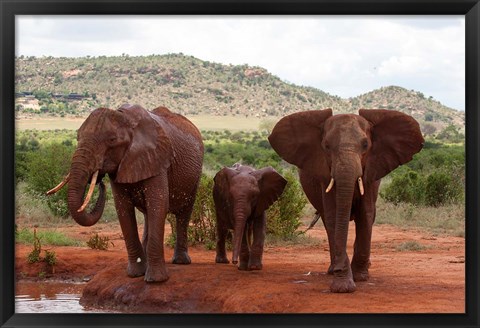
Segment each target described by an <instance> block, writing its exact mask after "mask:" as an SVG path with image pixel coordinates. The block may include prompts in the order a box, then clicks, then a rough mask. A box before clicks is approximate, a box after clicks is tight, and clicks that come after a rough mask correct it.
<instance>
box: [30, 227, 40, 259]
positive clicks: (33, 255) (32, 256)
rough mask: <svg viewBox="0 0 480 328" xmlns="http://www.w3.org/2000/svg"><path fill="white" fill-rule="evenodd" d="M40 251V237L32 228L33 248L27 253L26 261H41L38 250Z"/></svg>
mask: <svg viewBox="0 0 480 328" xmlns="http://www.w3.org/2000/svg"><path fill="white" fill-rule="evenodd" d="M41 251H42V244H41V242H40V238H38V237H37V229H33V250H32V251H31V252H30V254H28V256H27V261H28V263H30V264H32V263H36V262H40V261H41V259H42V258H41V257H40V252H41Z"/></svg>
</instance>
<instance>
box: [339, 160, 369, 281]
mask: <svg viewBox="0 0 480 328" xmlns="http://www.w3.org/2000/svg"><path fill="white" fill-rule="evenodd" d="M362 171H363V170H362V166H361V162H360V159H359V158H355V157H352V156H348V155H347V154H346V155H345V156H343V157H342V161H341V162H340V163H338V165H337V166H336V167H335V172H334V175H335V177H334V178H335V188H336V192H335V199H336V218H335V263H334V268H333V271H334V274H335V276H337V277H346V276H347V275H348V274H349V260H348V256H347V252H346V248H347V238H348V226H349V223H350V218H351V214H352V213H351V211H352V201H353V197H354V194H355V190H356V188H357V187H358V189H359V192H360V195H363V193H364V188H363V182H362V180H361V176H362V174H363V172H362Z"/></svg>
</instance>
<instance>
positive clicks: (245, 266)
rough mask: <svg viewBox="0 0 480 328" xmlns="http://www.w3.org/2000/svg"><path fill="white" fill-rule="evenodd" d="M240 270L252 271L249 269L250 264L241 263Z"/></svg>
mask: <svg viewBox="0 0 480 328" xmlns="http://www.w3.org/2000/svg"><path fill="white" fill-rule="evenodd" d="M238 270H242V271H249V270H250V269H249V268H248V262H247V261H240V264H239V265H238Z"/></svg>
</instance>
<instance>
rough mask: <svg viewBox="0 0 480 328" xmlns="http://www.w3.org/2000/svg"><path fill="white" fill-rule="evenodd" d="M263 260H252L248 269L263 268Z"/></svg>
mask: <svg viewBox="0 0 480 328" xmlns="http://www.w3.org/2000/svg"><path fill="white" fill-rule="evenodd" d="M262 267H263V265H262V261H260V260H257V261H255V260H254V261H252V260H250V261H249V263H248V269H249V270H262Z"/></svg>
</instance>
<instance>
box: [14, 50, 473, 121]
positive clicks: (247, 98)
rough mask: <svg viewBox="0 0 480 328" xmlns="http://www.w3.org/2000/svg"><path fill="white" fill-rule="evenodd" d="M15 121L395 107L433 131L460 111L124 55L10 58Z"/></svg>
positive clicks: (460, 117)
mask: <svg viewBox="0 0 480 328" xmlns="http://www.w3.org/2000/svg"><path fill="white" fill-rule="evenodd" d="M16 92H17V94H16V111H17V117H18V118H22V117H25V116H34V115H38V114H42V113H43V114H44V115H54V116H65V115H67V116H68V115H75V116H86V115H88V113H89V112H90V111H91V110H93V109H95V108H97V107H101V106H104V107H110V108H117V107H118V106H120V105H122V104H124V103H138V104H140V105H142V106H144V107H146V108H149V109H153V108H155V107H157V106H159V105H163V106H167V107H169V108H171V109H172V110H174V111H176V112H179V113H182V114H187V115H196V114H212V115H219V116H242V117H274V118H276V117H281V116H284V115H287V114H291V113H294V112H297V111H305V110H312V109H322V108H333V109H334V112H335V113H340V112H357V110H358V109H359V108H387V109H396V110H400V111H403V112H406V113H408V114H410V115H413V116H414V117H415V118H416V119H418V120H419V121H420V122H421V124H423V125H425V124H427V125H431V126H434V128H436V129H439V128H443V127H445V126H447V125H450V124H453V125H455V126H457V127H458V128H463V127H464V113H463V112H459V111H456V110H453V109H451V108H448V107H446V106H444V105H442V104H440V103H439V102H438V101H436V100H434V99H431V98H429V99H426V98H425V97H424V96H423V94H422V93H420V92H417V91H409V90H406V89H403V88H400V87H395V86H390V87H384V88H381V89H378V90H374V91H372V92H369V93H366V94H364V95H360V96H358V97H355V98H350V99H342V98H340V97H338V96H333V95H330V94H328V93H326V92H323V91H321V90H318V89H315V88H312V87H304V86H297V85H294V84H291V83H288V82H285V81H282V80H281V79H280V78H278V77H277V76H274V75H272V74H270V73H269V72H268V71H266V70H265V69H263V68H261V67H251V66H248V65H223V64H218V63H212V62H208V61H203V60H200V59H197V58H194V57H192V56H185V55H183V54H169V55H161V56H160V55H152V56H142V57H131V56H128V55H125V56H117V57H105V56H100V57H82V58H64V57H62V58H54V57H41V58H37V57H23V56H22V57H19V58H17V61H16Z"/></svg>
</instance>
